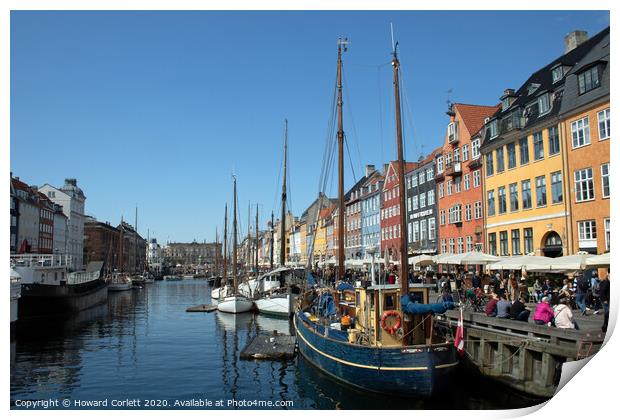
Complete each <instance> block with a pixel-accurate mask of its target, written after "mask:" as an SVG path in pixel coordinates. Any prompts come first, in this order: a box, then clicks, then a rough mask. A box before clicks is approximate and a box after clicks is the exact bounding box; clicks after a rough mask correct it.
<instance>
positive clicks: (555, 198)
mask: <svg viewBox="0 0 620 420" xmlns="http://www.w3.org/2000/svg"><path fill="white" fill-rule="evenodd" d="M562 194H563V191H562V172H560V171H558V172H553V173H552V174H551V203H552V204H556V203H561V202H562V200H563V199H564V197H563V195H562Z"/></svg>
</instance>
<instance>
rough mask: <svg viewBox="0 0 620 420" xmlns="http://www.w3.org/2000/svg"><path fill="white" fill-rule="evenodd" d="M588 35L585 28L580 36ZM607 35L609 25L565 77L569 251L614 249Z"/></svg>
mask: <svg viewBox="0 0 620 420" xmlns="http://www.w3.org/2000/svg"><path fill="white" fill-rule="evenodd" d="M570 36H571V35H569V37H570ZM586 37H587V34H582V35H581V36H580V37H577V38H578V39H585V38H586ZM567 41H569V40H567ZM609 41H610V39H609V28H607V29H606V30H604V31H602V32H601V33H600V34H597V35H595V37H594V39H593V40H591V41H590V44H591V45H590V46H589V47H587V49H588V52H587V53H586V54H585V55H584V56H583V58H581V60H579V62H578V63H577V64H576V65H575V66H574V67H573V68H571V69H570V70H569V71H568V72H567V74H566V80H565V82H564V95H563V97H562V106H561V109H560V116H559V119H560V131H561V133H562V138H563V139H565V141H566V143H565V148H564V151H565V153H564V161H565V162H564V173H565V174H566V176H565V185H566V200H567V201H568V202H569V208H570V215H571V219H570V224H569V229H568V230H569V237H568V248H569V252H570V253H576V252H579V251H585V252H589V253H593V254H601V253H604V252H609V250H610V239H611V238H610V226H611V218H610V187H609V177H610V141H611V132H610V105H609V104H610V102H609V86H610V54H609Z"/></svg>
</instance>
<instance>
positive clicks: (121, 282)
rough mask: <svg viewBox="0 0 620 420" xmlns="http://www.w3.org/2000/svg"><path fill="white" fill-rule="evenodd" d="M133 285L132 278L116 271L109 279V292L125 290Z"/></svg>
mask: <svg viewBox="0 0 620 420" xmlns="http://www.w3.org/2000/svg"><path fill="white" fill-rule="evenodd" d="M132 287H133V282H132V280H131V279H130V278H129V276H127V275H125V274H118V273H114V274H112V275H111V276H110V278H109V280H108V292H123V291H125V290H131V288H132Z"/></svg>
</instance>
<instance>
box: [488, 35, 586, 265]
mask: <svg viewBox="0 0 620 420" xmlns="http://www.w3.org/2000/svg"><path fill="white" fill-rule="evenodd" d="M568 38H570V40H569V39H568ZM595 38H596V37H595ZM595 38H593V39H592V40H589V41H585V40H583V38H582V34H581V33H575V32H573V33H571V34H569V35H567V44H566V45H567V46H569V48H567V50H566V51H565V54H563V55H562V56H560V57H558V58H557V59H555V60H553V61H552V62H551V63H549V64H547V65H546V66H545V67H543V68H541V69H540V70H538V71H536V72H535V73H533V74H532V75H531V76H530V77H529V78H528V79H527V80H526V82H525V83H524V84H523V85H522V86H521V87H520V88H519V89H518V90H517V91H516V92H515V91H514V90H512V89H506V90H505V91H504V95H503V96H502V97H501V98H500V100H501V109H499V110H498V111H497V112H496V113H495V114H494V115H493V116H492V117H491V118H490V119H489V120H488V122H487V123H486V130H485V133H484V142H483V145H482V153H483V155H484V168H483V169H484V197H485V201H484V203H485V230H486V232H485V233H486V238H487V247H486V250H487V252H489V253H491V254H494V255H500V256H506V255H527V254H536V255H544V256H549V257H558V256H562V255H568V254H570V253H571V247H570V246H569V242H570V234H571V233H570V225H571V223H570V220H571V217H572V216H571V212H570V208H569V206H570V205H569V199H567V197H566V185H567V174H566V168H565V163H564V161H565V158H564V156H565V154H566V153H567V151H566V144H567V143H566V133H565V132H563V130H562V127H561V124H560V108H561V106H562V101H563V99H562V98H563V95H564V93H565V90H566V89H565V80H566V75H567V74H568V73H569V72H570V71H571V69H573V68H574V67H575V66H576V65H578V63H579V62H580V61H581V60H582V59H583V58H584V56H585V55H586V54H587V53H588V52H589V51H590V50H591V48H592V46H593V45H596V43H597V42H598V40H597V39H595Z"/></svg>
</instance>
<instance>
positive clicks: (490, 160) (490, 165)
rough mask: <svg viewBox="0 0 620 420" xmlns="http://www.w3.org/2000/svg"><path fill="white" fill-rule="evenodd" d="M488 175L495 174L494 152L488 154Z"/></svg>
mask: <svg viewBox="0 0 620 420" xmlns="http://www.w3.org/2000/svg"><path fill="white" fill-rule="evenodd" d="M486 162H487V176H491V175H493V152H489V153H487V154H486Z"/></svg>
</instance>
